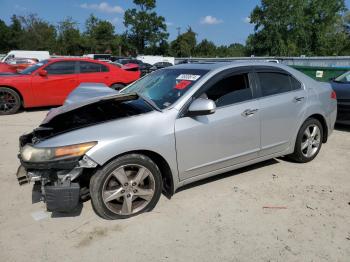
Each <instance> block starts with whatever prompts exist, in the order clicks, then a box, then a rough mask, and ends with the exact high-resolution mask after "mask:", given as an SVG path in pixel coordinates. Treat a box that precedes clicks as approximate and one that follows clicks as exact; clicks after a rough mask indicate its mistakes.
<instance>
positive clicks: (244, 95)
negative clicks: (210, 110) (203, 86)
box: [202, 74, 253, 107]
mask: <svg viewBox="0 0 350 262" xmlns="http://www.w3.org/2000/svg"><path fill="white" fill-rule="evenodd" d="M202 97H208V99H211V100H213V101H214V102H215V104H216V106H217V107H222V106H227V105H231V104H234V103H239V102H243V101H247V100H250V99H252V98H253V94H252V90H251V88H250V86H249V78H248V74H236V75H232V76H229V77H226V78H224V79H222V80H220V81H218V82H217V83H216V84H214V85H213V86H211V87H210V88H209V89H208V90H207V91H206V92H205V94H202Z"/></svg>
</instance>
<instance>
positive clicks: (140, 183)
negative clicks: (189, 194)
mask: <svg viewBox="0 0 350 262" xmlns="http://www.w3.org/2000/svg"><path fill="white" fill-rule="evenodd" d="M161 192H162V177H161V173H160V171H159V168H158V167H157V165H156V164H155V163H154V162H153V161H152V160H151V159H150V158H149V157H147V156H145V155H140V154H128V155H124V156H121V157H118V158H116V159H115V160H113V161H111V162H109V163H108V164H106V165H105V166H103V167H101V168H100V169H98V170H97V171H96V173H95V174H94V175H93V176H92V178H91V180H90V196H91V203H92V207H93V209H94V211H95V212H96V214H97V215H99V216H100V217H102V218H104V219H123V218H129V217H132V216H136V215H139V214H141V213H143V212H148V211H151V210H152V209H153V208H154V207H155V206H156V204H157V203H158V201H159V198H160V195H161ZM130 203H131V204H130Z"/></svg>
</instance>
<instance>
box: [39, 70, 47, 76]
mask: <svg viewBox="0 0 350 262" xmlns="http://www.w3.org/2000/svg"><path fill="white" fill-rule="evenodd" d="M38 73H39V76H43V77H45V76H47V71H46V70H40V71H39V72H38Z"/></svg>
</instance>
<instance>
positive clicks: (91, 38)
mask: <svg viewBox="0 0 350 262" xmlns="http://www.w3.org/2000/svg"><path fill="white" fill-rule="evenodd" d="M133 3H134V4H135V8H131V9H128V10H126V12H125V14H124V25H125V27H126V31H125V32H124V33H119V34H117V33H116V32H115V31H116V30H115V27H114V26H113V24H111V23H110V22H109V21H106V20H102V19H99V18H97V17H96V16H94V15H93V14H91V15H90V16H89V18H88V19H87V20H86V22H85V30H84V31H83V32H81V31H80V30H79V27H78V24H77V22H76V21H74V20H73V18H71V17H68V18H65V19H64V20H63V21H61V22H59V23H57V24H56V25H53V24H51V23H49V22H47V21H45V20H43V19H41V18H39V17H38V16H37V15H35V14H30V15H27V16H16V15H13V16H12V17H11V22H10V23H9V25H7V24H6V23H5V22H4V21H2V20H1V19H0V52H1V53H2V52H8V51H9V50H14V49H26V50H48V51H50V52H51V53H57V54H60V55H82V54H86V53H113V54H116V55H125V56H136V55H138V54H147V55H164V56H169V55H170V56H175V57H195V56H197V57H241V56H250V55H257V56H300V55H307V56H323V55H350V11H347V10H346V8H345V3H344V0H261V4H260V5H259V6H257V7H255V8H254V10H253V11H252V12H251V15H250V20H251V23H252V24H254V25H255V30H254V33H253V34H251V35H250V36H249V37H248V38H247V41H246V46H243V45H242V44H237V43H233V44H231V45H221V46H216V45H215V44H214V43H213V42H212V41H210V40H208V39H203V40H202V41H201V42H200V43H198V44H197V34H196V33H195V32H194V31H193V30H192V28H191V27H188V28H187V30H186V32H184V33H183V34H180V35H179V36H178V37H177V38H176V39H175V40H174V41H172V42H170V43H169V42H168V41H167V39H168V36H169V35H168V33H167V26H166V24H165V18H164V17H162V16H159V15H158V14H157V13H156V12H155V8H156V0H133Z"/></svg>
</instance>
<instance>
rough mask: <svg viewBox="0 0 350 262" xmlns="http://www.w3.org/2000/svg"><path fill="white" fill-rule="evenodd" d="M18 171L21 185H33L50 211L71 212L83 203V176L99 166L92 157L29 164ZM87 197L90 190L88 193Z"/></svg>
mask: <svg viewBox="0 0 350 262" xmlns="http://www.w3.org/2000/svg"><path fill="white" fill-rule="evenodd" d="M19 158H20V160H21V165H20V166H19V168H18V170H17V174H16V176H17V180H18V183H19V185H24V184H29V183H33V184H34V186H33V191H36V193H40V196H41V197H40V200H42V201H44V202H45V203H46V207H47V210H48V211H50V212H70V211H72V210H74V209H75V208H76V207H77V205H78V204H79V200H80V198H81V195H82V192H81V191H82V190H81V186H80V183H79V177H80V176H81V175H82V173H83V170H84V169H86V168H95V167H96V166H97V164H96V163H95V162H94V161H93V160H91V159H90V158H89V157H88V156H86V155H84V156H83V157H82V158H81V157H80V158H74V159H69V160H61V161H48V162H46V163H45V162H40V163H33V162H25V161H23V160H22V159H21V157H20V156H19ZM83 191H84V190H83ZM84 193H85V194H86V190H85V191H84Z"/></svg>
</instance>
